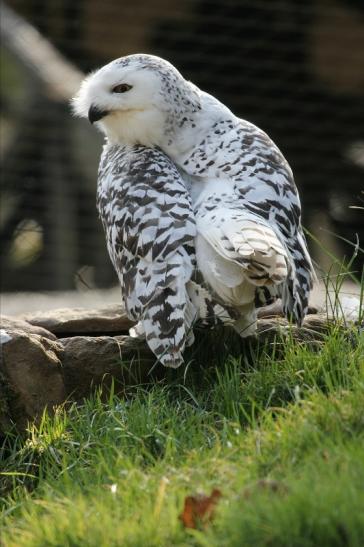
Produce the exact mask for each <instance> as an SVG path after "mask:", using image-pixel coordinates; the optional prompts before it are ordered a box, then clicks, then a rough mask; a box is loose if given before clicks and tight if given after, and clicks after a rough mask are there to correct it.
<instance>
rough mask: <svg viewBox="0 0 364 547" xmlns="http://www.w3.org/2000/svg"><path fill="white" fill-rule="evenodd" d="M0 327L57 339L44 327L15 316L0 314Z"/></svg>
mask: <svg viewBox="0 0 364 547" xmlns="http://www.w3.org/2000/svg"><path fill="white" fill-rule="evenodd" d="M0 327H1V328H2V329H5V330H6V331H21V332H24V333H28V334H38V335H39V336H44V338H49V340H57V337H56V336H55V335H54V334H52V333H51V332H49V331H48V330H46V329H45V328H43V327H40V326H36V325H32V324H31V323H28V321H25V320H24V319H19V318H16V317H8V316H6V315H2V316H1V318H0Z"/></svg>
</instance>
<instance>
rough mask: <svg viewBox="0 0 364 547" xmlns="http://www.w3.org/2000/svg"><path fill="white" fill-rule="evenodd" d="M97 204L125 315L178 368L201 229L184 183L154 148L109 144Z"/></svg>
mask: <svg viewBox="0 0 364 547" xmlns="http://www.w3.org/2000/svg"><path fill="white" fill-rule="evenodd" d="M97 206H98V210H99V213H100V216H101V220H102V223H103V226H104V229H105V233H106V240H107V246H108V251H109V254H110V257H111V260H112V263H113V265H114V268H115V270H116V272H117V274H118V277H119V281H120V284H121V289H122V297H123V301H124V304H125V308H126V312H127V314H128V316H129V317H130V318H131V319H133V320H135V321H139V322H141V327H142V331H143V332H144V333H145V335H146V339H147V343H148V345H149V347H150V348H151V349H152V351H153V352H154V354H155V355H156V356H157V357H158V359H159V360H160V361H161V362H162V363H163V364H164V365H165V366H171V367H177V366H179V365H180V364H181V363H182V362H183V359H182V352H183V349H184V347H185V343H186V337H187V335H188V332H187V331H188V329H189V327H190V325H189V324H188V323H189V321H187V320H186V317H187V316H191V313H190V309H188V308H189V305H190V301H189V297H188V295H187V291H186V284H187V283H188V281H189V280H190V278H191V276H192V273H193V270H194V266H195V254H194V237H195V234H196V227H195V220H194V215H193V211H192V207H191V200H190V196H189V194H188V192H187V191H186V188H185V186H184V183H183V180H182V179H181V177H180V175H179V173H178V171H177V169H176V168H175V166H174V165H173V163H172V162H171V161H170V160H169V158H167V156H165V155H164V154H163V153H162V152H161V151H160V150H158V149H156V148H146V147H143V146H139V145H137V146H132V147H118V146H106V148H105V149H104V152H103V156H102V158H101V162H100V169H99V179H98V192H97Z"/></svg>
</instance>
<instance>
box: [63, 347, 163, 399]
mask: <svg viewBox="0 0 364 547" xmlns="http://www.w3.org/2000/svg"><path fill="white" fill-rule="evenodd" d="M59 341H60V342H61V343H62V344H63V348H64V357H63V361H62V365H63V374H64V381H65V388H66V394H67V397H68V398H69V399H72V400H76V401H78V400H81V399H82V398H84V397H87V396H88V395H89V394H90V392H91V391H92V389H93V388H95V387H97V386H99V385H101V384H103V385H107V386H110V385H111V383H112V382H115V384H116V391H119V392H120V390H121V391H122V390H123V388H124V387H125V386H130V385H135V384H137V383H140V382H142V381H145V380H146V378H147V377H148V373H149V371H150V370H151V368H152V367H153V364H154V363H155V361H156V359H155V357H154V355H153V354H152V352H151V351H150V350H149V348H148V347H147V345H146V342H145V341H144V340H140V339H137V338H131V337H130V336H113V337H112V336H97V337H93V336H73V337H70V338H63V339H60V340H59ZM160 367H161V365H160Z"/></svg>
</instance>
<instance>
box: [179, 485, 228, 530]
mask: <svg viewBox="0 0 364 547" xmlns="http://www.w3.org/2000/svg"><path fill="white" fill-rule="evenodd" d="M221 496H222V494H221V492H220V490H218V489H217V488H215V489H214V490H213V491H212V492H211V494H210V496H205V495H203V494H200V495H196V496H187V497H186V498H185V504H184V508H183V511H182V513H181V514H180V516H179V518H180V520H181V521H182V524H183V526H184V527H185V528H198V526H199V524H202V527H203V528H204V527H205V526H206V525H207V524H208V523H209V522H211V520H212V519H213V518H214V512H215V507H216V504H217V502H218V501H219V499H220V497H221Z"/></svg>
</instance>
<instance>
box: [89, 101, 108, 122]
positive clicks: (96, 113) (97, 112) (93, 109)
mask: <svg viewBox="0 0 364 547" xmlns="http://www.w3.org/2000/svg"><path fill="white" fill-rule="evenodd" d="M108 114H109V112H108V111H107V110H101V108H99V107H98V106H94V105H91V106H90V108H89V111H88V119H89V121H90V123H95V122H98V121H99V120H102V118H104V117H105V116H107V115H108Z"/></svg>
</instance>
